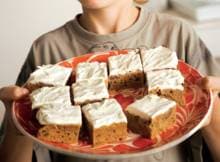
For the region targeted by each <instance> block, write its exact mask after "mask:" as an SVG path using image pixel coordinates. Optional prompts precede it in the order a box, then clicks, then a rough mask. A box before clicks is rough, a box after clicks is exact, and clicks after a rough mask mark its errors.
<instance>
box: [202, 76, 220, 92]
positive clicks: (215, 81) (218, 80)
mask: <svg viewBox="0 0 220 162" xmlns="http://www.w3.org/2000/svg"><path fill="white" fill-rule="evenodd" d="M201 86H202V88H204V89H210V90H215V91H220V77H214V76H206V77H204V78H202V80H201Z"/></svg>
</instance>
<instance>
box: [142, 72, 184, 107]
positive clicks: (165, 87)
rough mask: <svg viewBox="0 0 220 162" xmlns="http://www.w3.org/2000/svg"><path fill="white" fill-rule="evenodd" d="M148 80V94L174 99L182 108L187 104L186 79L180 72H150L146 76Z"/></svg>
mask: <svg viewBox="0 0 220 162" xmlns="http://www.w3.org/2000/svg"><path fill="white" fill-rule="evenodd" d="M146 78H147V84H148V93H150V94H157V95H159V96H164V97H167V98H169V99H173V100H175V101H176V102H177V103H178V104H179V105H181V106H183V105H184V104H185V101H184V77H183V76H182V74H181V72H180V71H179V70H174V69H165V70H157V71H149V72H147V74H146Z"/></svg>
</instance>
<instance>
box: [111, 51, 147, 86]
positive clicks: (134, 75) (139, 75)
mask: <svg viewBox="0 0 220 162" xmlns="http://www.w3.org/2000/svg"><path fill="white" fill-rule="evenodd" d="M108 67H109V89H110V90H120V89H125V88H137V87H141V86H143V85H144V72H143V68H142V64H141V58H140V55H139V54H137V53H136V52H135V51H131V52H129V53H128V54H126V55H117V56H111V57H109V58H108Z"/></svg>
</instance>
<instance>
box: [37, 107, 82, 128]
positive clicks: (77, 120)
mask: <svg viewBox="0 0 220 162" xmlns="http://www.w3.org/2000/svg"><path fill="white" fill-rule="evenodd" d="M36 118H37V119H38V121H39V123H40V124H42V125H49V124H55V125H82V115H81V109H80V106H72V105H64V104H50V105H43V106H42V107H41V108H40V109H39V110H38V112H37V114H36Z"/></svg>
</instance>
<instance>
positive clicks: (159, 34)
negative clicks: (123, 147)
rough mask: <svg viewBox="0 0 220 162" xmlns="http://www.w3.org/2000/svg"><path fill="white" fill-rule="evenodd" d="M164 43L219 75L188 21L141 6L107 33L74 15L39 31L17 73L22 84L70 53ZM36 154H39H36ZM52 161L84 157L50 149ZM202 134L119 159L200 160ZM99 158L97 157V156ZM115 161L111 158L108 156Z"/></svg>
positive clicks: (68, 161) (217, 64) (218, 63)
mask: <svg viewBox="0 0 220 162" xmlns="http://www.w3.org/2000/svg"><path fill="white" fill-rule="evenodd" d="M160 45H163V46H166V47H168V48H170V49H172V50H174V51H176V52H177V54H178V58H179V59H181V60H184V61H185V62H187V63H189V64H191V65H192V66H194V67H195V68H197V69H198V70H199V71H200V72H201V73H202V74H204V75H218V76H219V75H220V72H219V71H218V69H219V68H218V67H220V60H216V59H214V58H213V57H212V56H211V54H210V52H209V51H208V49H207V48H206V46H205V45H204V44H203V42H202V41H201V40H200V38H199V37H198V36H197V34H196V33H195V31H194V30H193V29H192V28H191V26H190V25H188V24H186V23H185V22H182V21H181V20H178V19H176V18H173V17H170V16H166V15H163V14H159V13H151V12H147V11H145V10H144V9H143V8H141V12H140V16H139V18H138V20H137V21H136V22H135V23H134V24H133V25H132V26H130V27H129V28H128V29H126V30H124V31H121V32H118V33H112V34H108V35H98V34H96V33H92V32H89V31H87V30H86V29H84V28H83V27H82V26H80V24H79V22H78V16H76V18H75V19H73V20H71V21H69V22H67V23H66V24H65V25H63V26H62V27H60V28H58V29H56V30H53V31H51V32H49V33H47V34H44V35H42V36H41V37H40V38H38V39H37V40H36V41H35V42H34V43H33V45H32V47H31V50H30V52H29V54H28V56H27V59H26V60H25V63H24V65H23V67H22V69H21V72H20V74H19V77H18V80H17V84H18V85H22V84H23V83H24V82H25V81H26V80H27V78H28V77H29V74H30V73H31V72H33V71H34V70H35V69H36V66H39V65H44V64H54V63H57V62H59V61H61V60H65V59H68V58H71V57H74V56H78V55H81V54H85V53H90V52H95V51H107V50H113V49H125V48H137V47H142V46H144V47H147V48H152V47H157V46H160ZM37 155H39V154H37ZM52 155H53V156H52V157H53V161H62V162H78V161H88V160H85V159H78V158H73V157H68V156H64V155H61V154H56V153H52ZM201 155H202V137H201V134H200V133H199V132H198V133H197V134H196V135H194V136H193V137H191V138H190V139H189V140H187V141H186V142H184V143H183V144H181V145H178V146H176V147H173V148H171V149H168V150H166V151H163V152H160V153H157V154H154V155H151V156H147V157H139V158H135V159H127V160H121V161H126V162H127V161H140V162H144V161H148V162H156V161H164V162H165V161H166V162H182V161H183V162H186V161H194V162H195V161H196V162H200V161H202V156H201ZM100 161H101V160H100ZM112 161H114V162H116V161H115V160H112Z"/></svg>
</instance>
